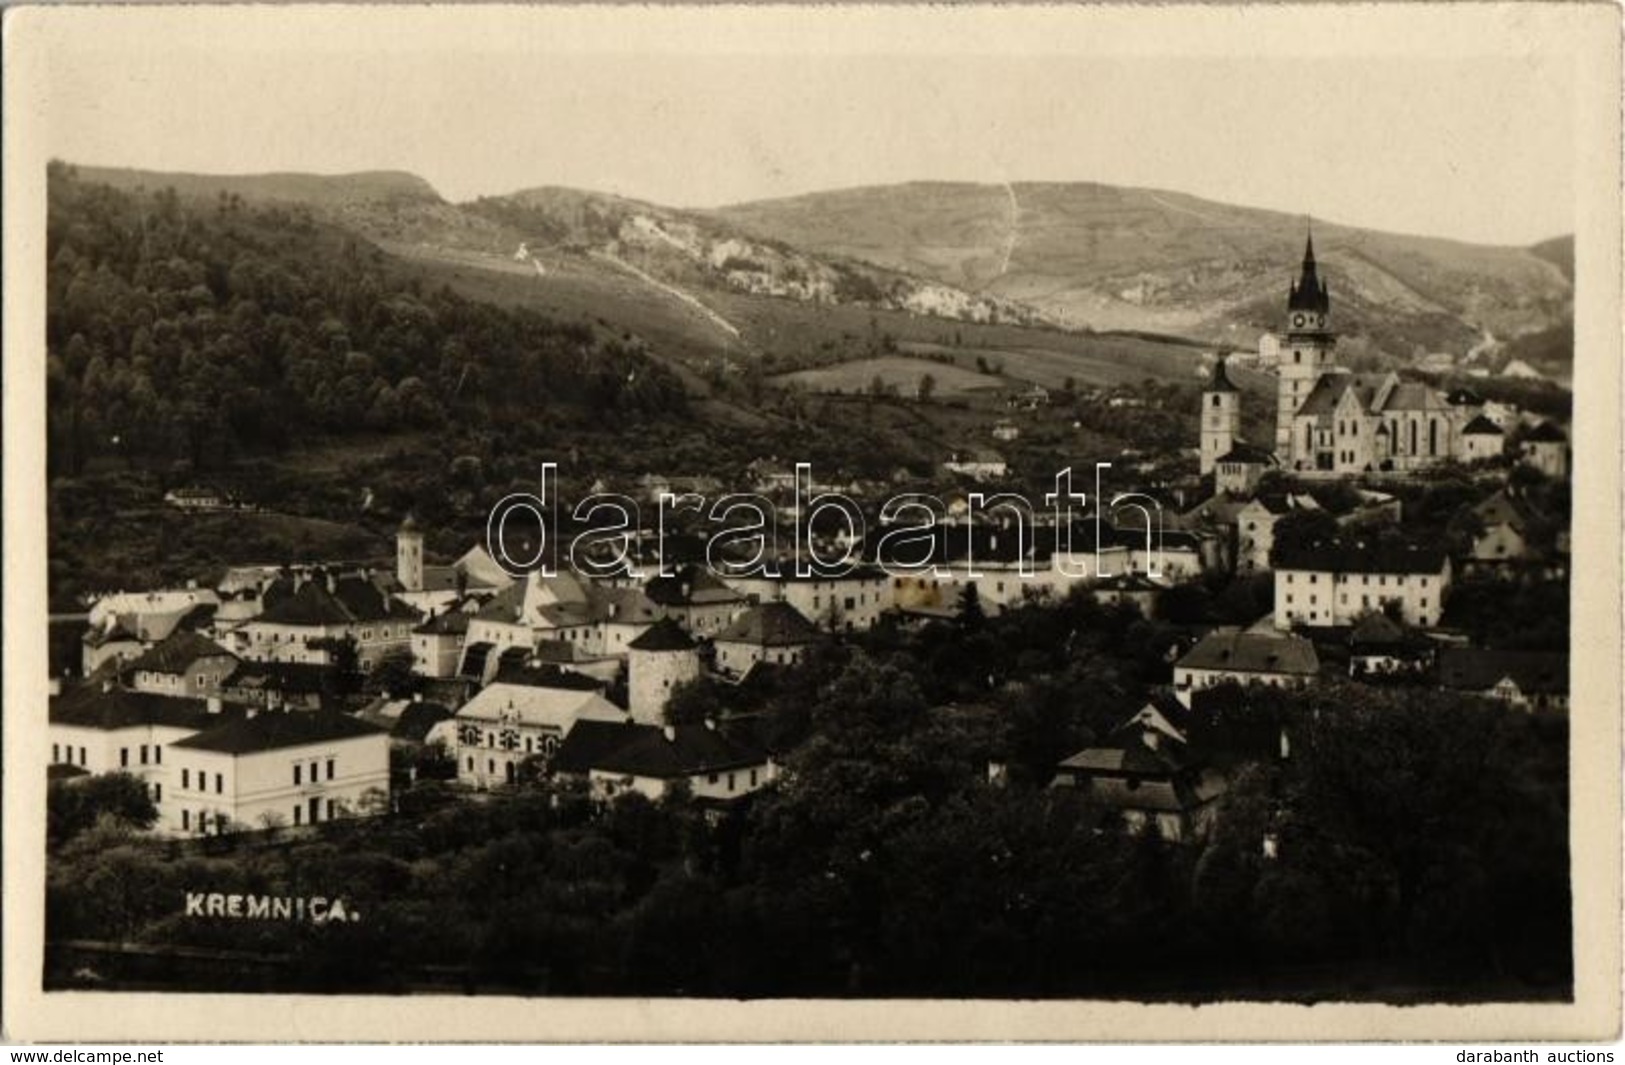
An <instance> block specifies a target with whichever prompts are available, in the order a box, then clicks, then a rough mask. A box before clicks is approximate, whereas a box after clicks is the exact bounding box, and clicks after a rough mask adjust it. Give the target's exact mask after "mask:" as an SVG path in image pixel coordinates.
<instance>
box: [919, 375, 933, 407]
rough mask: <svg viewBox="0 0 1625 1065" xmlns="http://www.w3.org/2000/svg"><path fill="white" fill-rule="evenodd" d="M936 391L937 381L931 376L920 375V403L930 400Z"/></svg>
mask: <svg viewBox="0 0 1625 1065" xmlns="http://www.w3.org/2000/svg"><path fill="white" fill-rule="evenodd" d="M936 390H937V379H936V377H935V376H934V375H933V374H928V373H924V374H921V375H920V387H919V393H918V394H919V397H920V400H921V401H922V402H925V401H928V400H930V398H931V397H932V395H934V394H935V393H936Z"/></svg>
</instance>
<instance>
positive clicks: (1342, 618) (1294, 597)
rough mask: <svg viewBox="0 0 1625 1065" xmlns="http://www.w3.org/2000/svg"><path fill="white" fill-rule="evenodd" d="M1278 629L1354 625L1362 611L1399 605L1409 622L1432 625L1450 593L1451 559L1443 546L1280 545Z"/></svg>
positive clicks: (1277, 564) (1424, 625)
mask: <svg viewBox="0 0 1625 1065" xmlns="http://www.w3.org/2000/svg"><path fill="white" fill-rule="evenodd" d="M1274 566H1275V627H1276V628H1278V629H1282V630H1285V629H1290V628H1292V627H1294V626H1295V625H1308V626H1310V627H1317V628H1318V627H1325V626H1332V625H1352V624H1353V623H1354V622H1355V621H1356V620H1357V619H1359V618H1360V617H1361V615H1363V614H1367V613H1370V612H1371V611H1374V610H1383V609H1384V608H1385V607H1387V605H1388V604H1389V603H1395V604H1398V608H1399V612H1400V617H1401V619H1402V620H1403V621H1404V622H1405V624H1407V625H1414V626H1416V627H1417V628H1423V629H1426V628H1431V627H1434V626H1436V625H1438V624H1439V618H1440V615H1441V614H1443V613H1444V604H1445V597H1446V596H1447V595H1448V594H1449V592H1450V579H1451V567H1450V558H1449V556H1448V555H1447V554H1446V553H1445V551H1444V549H1443V548H1442V547H1416V546H1411V545H1403V544H1384V543H1368V542H1360V543H1333V544H1315V545H1308V546H1293V547H1292V548H1290V549H1288V550H1282V549H1281V548H1279V547H1278V548H1277V549H1276V552H1275V558H1274Z"/></svg>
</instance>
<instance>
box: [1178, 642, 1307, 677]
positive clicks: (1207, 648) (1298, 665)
mask: <svg viewBox="0 0 1625 1065" xmlns="http://www.w3.org/2000/svg"><path fill="white" fill-rule="evenodd" d="M1174 665H1175V668H1176V669H1205V670H1214V671H1218V672H1227V673H1283V674H1291V675H1294V676H1313V675H1314V674H1315V673H1316V672H1318V671H1319V669H1320V659H1319V657H1318V656H1316V654H1315V645H1314V644H1312V643H1310V642H1309V641H1308V640H1305V639H1302V638H1301V637H1297V636H1264V635H1260V634H1257V633H1251V632H1214V633H1209V634H1208V635H1207V636H1204V637H1203V638H1202V639H1201V641H1199V642H1198V643H1197V644H1196V646H1195V647H1192V648H1191V649H1190V650H1189V651H1187V652H1186V653H1185V655H1184V657H1182V658H1181V659H1180V660H1179V661H1178V662H1176V663H1175V664H1174Z"/></svg>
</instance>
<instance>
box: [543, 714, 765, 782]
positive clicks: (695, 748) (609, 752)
mask: <svg viewBox="0 0 1625 1065" xmlns="http://www.w3.org/2000/svg"><path fill="white" fill-rule="evenodd" d="M766 763H767V754H766V752H765V751H763V750H762V749H761V748H759V747H757V746H755V745H754V744H751V743H748V742H746V741H744V740H742V739H739V738H736V737H734V736H732V735H730V734H729V733H728V731H727V730H726V729H724V728H723V727H720V726H718V727H713V726H710V725H675V726H668V727H666V728H661V727H660V726H658V725H640V724H634V723H631V722H625V723H622V722H600V721H582V722H579V723H578V724H577V725H576V726H575V727H574V728H573V729H571V730H570V733H569V735H567V736H565V738H564V742H563V743H562V744H560V746H559V751H558V754H556V755H555V756H554V758H553V763H552V767H553V769H554V771H556V772H563V773H585V772H589V771H592V770H597V771H599V772H604V773H624V774H626V775H627V776H635V777H650V778H654V779H658V780H674V779H678V778H682V777H690V776H694V775H696V774H699V773H716V772H726V771H728V770H737V769H746V768H750V767H753V766H760V765H765V764H766Z"/></svg>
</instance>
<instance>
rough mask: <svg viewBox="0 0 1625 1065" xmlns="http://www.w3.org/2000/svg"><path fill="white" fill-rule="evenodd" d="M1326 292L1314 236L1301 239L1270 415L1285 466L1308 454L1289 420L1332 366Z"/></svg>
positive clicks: (1277, 450) (1334, 342)
mask: <svg viewBox="0 0 1625 1065" xmlns="http://www.w3.org/2000/svg"><path fill="white" fill-rule="evenodd" d="M1331 309H1332V299H1331V292H1330V290H1329V289H1328V288H1327V286H1326V282H1325V281H1323V280H1321V277H1320V270H1319V267H1318V266H1317V264H1316V263H1315V236H1314V233H1313V232H1312V231H1311V232H1310V233H1309V234H1308V236H1307V238H1306V239H1305V241H1304V247H1303V268H1302V271H1301V273H1300V274H1299V276H1298V280H1297V281H1295V282H1293V284H1292V287H1291V289H1289V290H1288V292H1287V299H1286V328H1285V330H1284V331H1283V334H1282V337H1281V355H1280V362H1279V371H1278V372H1279V374H1280V392H1279V408H1278V410H1277V412H1276V419H1275V453H1276V456H1277V457H1278V458H1279V459H1280V460H1281V464H1282V465H1283V466H1286V467H1287V468H1291V467H1292V466H1293V465H1294V463H1295V461H1296V460H1299V459H1304V458H1308V457H1310V456H1309V455H1308V451H1309V448H1308V447H1306V446H1305V445H1304V444H1303V442H1302V441H1300V440H1294V439H1293V436H1292V419H1293V417H1294V415H1296V414H1297V413H1298V408H1299V407H1301V406H1303V401H1304V400H1305V399H1307V398H1308V397H1309V393H1310V392H1312V391H1314V387H1315V383H1316V382H1317V381H1319V380H1320V375H1321V374H1322V373H1324V372H1325V371H1326V370H1328V369H1331V368H1332V366H1333V365H1335V360H1336V354H1335V351H1334V349H1335V348H1336V346H1337V336H1336V334H1334V333H1333V332H1332V331H1331V326H1330V318H1331Z"/></svg>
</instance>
